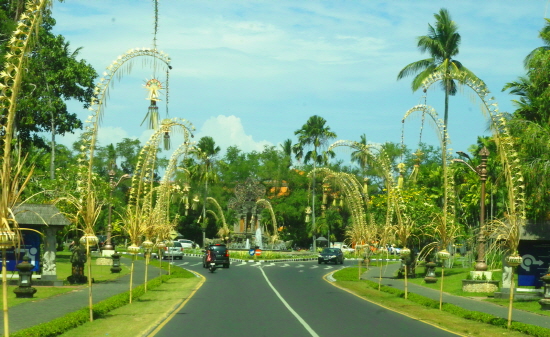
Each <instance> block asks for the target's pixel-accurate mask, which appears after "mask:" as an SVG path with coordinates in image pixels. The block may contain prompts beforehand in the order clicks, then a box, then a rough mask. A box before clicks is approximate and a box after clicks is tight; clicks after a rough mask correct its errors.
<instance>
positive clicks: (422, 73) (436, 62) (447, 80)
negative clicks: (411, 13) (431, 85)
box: [397, 8, 481, 153]
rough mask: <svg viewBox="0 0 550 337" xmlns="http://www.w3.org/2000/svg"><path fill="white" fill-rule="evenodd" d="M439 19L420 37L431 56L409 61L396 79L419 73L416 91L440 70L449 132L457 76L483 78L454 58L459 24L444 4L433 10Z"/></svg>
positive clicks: (444, 145) (413, 83) (445, 125)
mask: <svg viewBox="0 0 550 337" xmlns="http://www.w3.org/2000/svg"><path fill="white" fill-rule="evenodd" d="M434 17H435V19H436V23H435V27H434V26H432V25H431V24H428V35H423V36H419V37H418V38H417V46H418V49H420V51H421V52H422V53H426V52H427V53H428V54H429V55H430V57H429V58H427V59H423V60H420V61H416V62H412V63H410V64H408V65H406V66H405V67H404V68H403V69H401V71H400V72H399V74H398V75H397V79H398V80H400V79H402V78H404V77H407V76H411V75H416V76H415V77H414V79H413V81H412V85H411V88H412V90H413V92H414V91H417V90H418V89H420V87H422V85H423V83H424V80H426V79H427V78H428V77H429V76H430V75H433V74H436V73H441V74H443V80H442V81H441V86H442V89H443V91H444V92H445V114H444V117H443V124H444V132H447V125H448V123H447V122H448V117H449V96H454V95H455V94H456V92H457V83H456V80H455V78H456V77H457V76H458V75H463V76H464V75H466V77H468V78H470V79H474V80H477V81H480V82H481V80H479V79H478V78H477V76H476V75H474V73H473V72H471V71H470V70H469V69H468V68H466V67H465V66H464V65H463V64H462V63H461V62H460V61H458V60H456V59H454V57H455V56H456V55H458V47H459V45H460V34H459V33H458V26H457V25H456V23H455V22H454V21H453V20H452V19H451V15H450V14H449V12H448V11H447V10H446V9H444V8H442V9H440V10H439V13H436V14H434ZM443 147H444V149H443V153H445V151H446V150H445V147H446V140H444V144H443Z"/></svg>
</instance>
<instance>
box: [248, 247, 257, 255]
mask: <svg viewBox="0 0 550 337" xmlns="http://www.w3.org/2000/svg"><path fill="white" fill-rule="evenodd" d="M255 251H256V250H255V249H254V248H250V250H249V251H248V254H249V255H250V256H254V252H255Z"/></svg>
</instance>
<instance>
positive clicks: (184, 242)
mask: <svg viewBox="0 0 550 337" xmlns="http://www.w3.org/2000/svg"><path fill="white" fill-rule="evenodd" d="M178 241H179V242H181V245H182V247H183V249H193V248H195V243H194V242H193V241H191V240H187V239H179V240H178Z"/></svg>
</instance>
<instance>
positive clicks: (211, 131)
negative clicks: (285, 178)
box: [195, 115, 273, 153]
mask: <svg viewBox="0 0 550 337" xmlns="http://www.w3.org/2000/svg"><path fill="white" fill-rule="evenodd" d="M204 136H210V137H212V138H214V141H215V142H216V145H218V146H219V147H220V148H221V149H222V153H224V152H225V150H226V149H227V148H228V147H229V146H237V147H238V148H239V149H240V150H242V151H243V152H250V151H262V150H263V148H264V146H266V145H268V146H273V144H272V143H270V142H268V141H265V140H261V141H256V140H254V139H253V138H252V136H250V135H247V134H246V132H245V131H244V127H243V125H242V123H241V119H240V118H238V117H235V116H224V115H219V116H217V117H212V118H210V119H208V120H206V121H205V122H204V124H203V125H202V127H201V128H200V131H199V132H197V133H196V134H195V141H198V140H199V139H200V138H201V137H204Z"/></svg>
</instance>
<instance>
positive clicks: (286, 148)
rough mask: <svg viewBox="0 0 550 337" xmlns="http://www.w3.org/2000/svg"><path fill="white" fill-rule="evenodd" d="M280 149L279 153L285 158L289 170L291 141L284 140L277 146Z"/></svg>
mask: <svg viewBox="0 0 550 337" xmlns="http://www.w3.org/2000/svg"><path fill="white" fill-rule="evenodd" d="M279 146H280V147H281V151H283V155H284V156H285V160H286V161H287V164H286V166H287V168H290V167H291V166H292V140H291V139H286V140H285V141H284V142H283V143H282V144H280V145H279Z"/></svg>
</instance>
